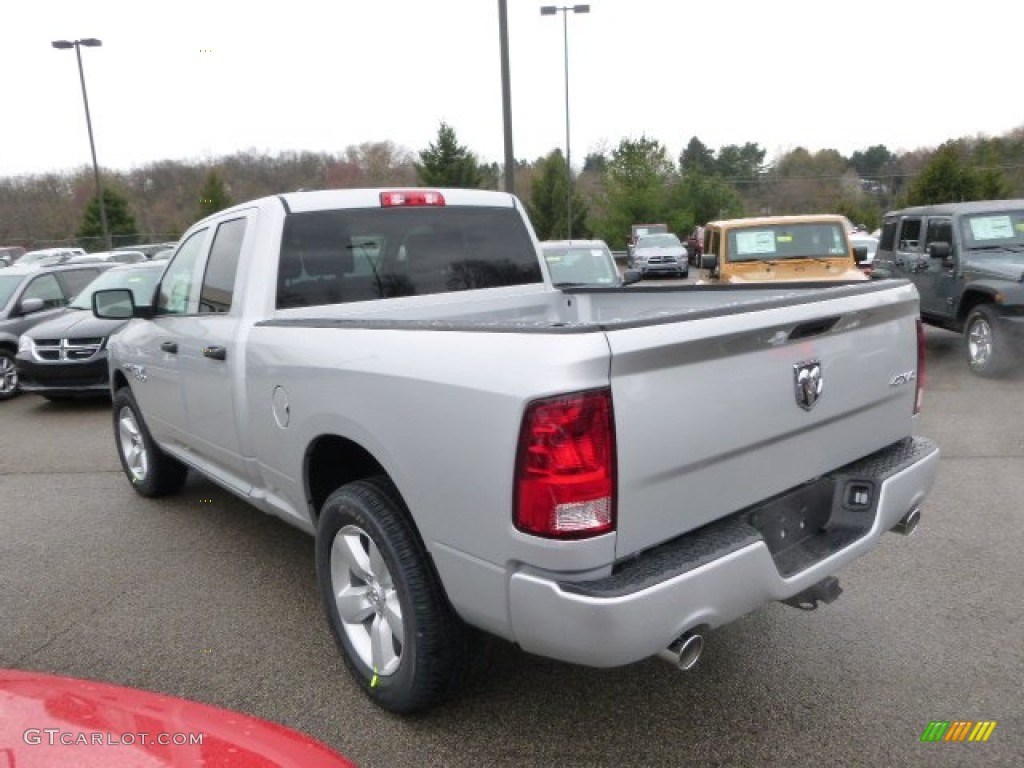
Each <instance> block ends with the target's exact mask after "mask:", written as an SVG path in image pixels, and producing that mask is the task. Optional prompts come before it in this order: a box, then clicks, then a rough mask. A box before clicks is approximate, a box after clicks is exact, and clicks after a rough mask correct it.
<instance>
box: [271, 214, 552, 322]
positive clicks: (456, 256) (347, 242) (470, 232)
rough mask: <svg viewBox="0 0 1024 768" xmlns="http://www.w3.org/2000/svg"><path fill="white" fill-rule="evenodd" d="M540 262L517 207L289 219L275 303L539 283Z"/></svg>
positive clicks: (293, 216)
mask: <svg viewBox="0 0 1024 768" xmlns="http://www.w3.org/2000/svg"><path fill="white" fill-rule="evenodd" d="M542 279H543V278H542V276H541V269H540V264H539V262H538V260H537V252H536V250H535V248H534V245H533V241H532V240H531V239H530V235H529V233H528V231H527V229H526V226H525V224H524V223H523V220H522V217H521V216H520V214H519V213H518V212H517V211H516V210H514V209H512V208H484V207H475V206H466V207H458V206H450V207H444V208H433V207H432V208H402V209H396V208H383V209H378V208H366V209H355V210H343V211H314V212H308V213H292V214H289V215H288V218H287V219H286V220H285V226H284V232H283V235H282V238H281V255H280V260H279V265H278V275H277V307H278V308H279V309H286V308H290V307H304V306H316V305H321V304H334V303H346V302H353V301H367V300H373V299H384V298H391V297H397V296H423V295H428V294H433V293H444V292H448V291H465V290H470V289H474V288H497V287H501V286H507V285H521V284H524V283H539V282H541V281H542Z"/></svg>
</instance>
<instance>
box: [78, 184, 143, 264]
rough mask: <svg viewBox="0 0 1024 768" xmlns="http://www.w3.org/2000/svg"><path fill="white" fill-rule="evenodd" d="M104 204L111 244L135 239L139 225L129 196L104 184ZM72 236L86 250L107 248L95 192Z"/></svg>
mask: <svg viewBox="0 0 1024 768" xmlns="http://www.w3.org/2000/svg"><path fill="white" fill-rule="evenodd" d="M103 207H104V209H105V212H106V214H107V229H108V231H109V232H110V239H111V241H112V244H113V245H115V246H117V245H126V244H129V245H130V244H131V243H135V242H137V241H138V236H139V228H138V226H137V225H136V224H135V216H134V215H133V214H132V211H131V208H130V206H129V205H128V198H126V197H125V196H124V195H122V194H121V193H120V192H117V191H116V190H114V189H111V188H110V187H109V186H107V187H103ZM75 236H76V237H77V238H78V241H79V242H80V243H81V244H82V247H83V248H85V249H86V250H93V251H98V250H103V249H104V248H106V247H107V246H106V243H104V242H103V220H102V218H101V217H100V200H99V197H98V196H97V195H93V196H92V199H90V200H89V204H88V205H87V206H86V207H85V213H84V214H83V215H82V221H81V223H80V224H79V225H78V231H77V232H76V233H75Z"/></svg>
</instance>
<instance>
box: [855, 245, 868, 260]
mask: <svg viewBox="0 0 1024 768" xmlns="http://www.w3.org/2000/svg"><path fill="white" fill-rule="evenodd" d="M853 260H854V261H856V262H857V263H858V264H863V263H864V262H865V261H867V260H868V247H867V246H866V245H855V246H853Z"/></svg>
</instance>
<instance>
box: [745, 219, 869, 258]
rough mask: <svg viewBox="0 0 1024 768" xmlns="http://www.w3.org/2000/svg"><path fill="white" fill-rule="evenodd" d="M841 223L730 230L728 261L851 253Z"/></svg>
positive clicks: (838, 255) (776, 225) (832, 255)
mask: <svg viewBox="0 0 1024 768" xmlns="http://www.w3.org/2000/svg"><path fill="white" fill-rule="evenodd" d="M849 254H850V251H849V248H848V247H847V242H846V235H845V234H844V233H843V227H842V225H841V224H839V223H832V222H828V223H813V224H811V223H808V224H765V225H762V226H756V227H750V228H746V229H732V230H730V231H729V261H773V260H776V259H808V258H812V259H813V258H819V259H820V258H842V257H849Z"/></svg>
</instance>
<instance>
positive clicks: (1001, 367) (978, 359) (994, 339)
mask: <svg viewBox="0 0 1024 768" xmlns="http://www.w3.org/2000/svg"><path fill="white" fill-rule="evenodd" d="M964 352H965V354H966V356H967V365H968V367H969V368H970V369H971V372H972V373H975V374H977V375H978V376H983V377H985V378H996V377H998V376H1003V375H1005V374H1006V373H1007V372H1008V371H1009V370H1010V368H1011V367H1012V366H1013V363H1014V360H1013V349H1011V347H1010V339H1008V338H1007V335H1006V329H1004V328H1003V327H1002V324H1001V323H1000V321H999V315H998V314H996V311H995V310H994V309H993V308H992V307H991V306H990V305H988V304H980V305H978V306H976V307H975V308H974V309H972V310H971V311H970V314H968V315H967V322H966V324H965V325H964Z"/></svg>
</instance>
